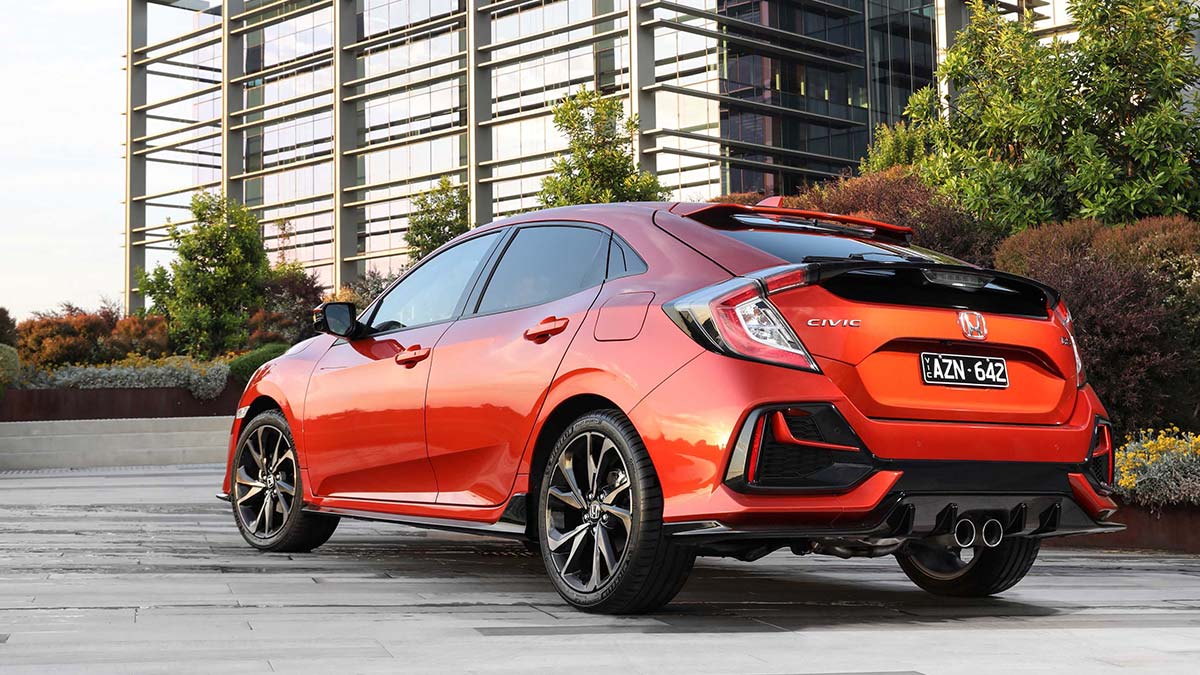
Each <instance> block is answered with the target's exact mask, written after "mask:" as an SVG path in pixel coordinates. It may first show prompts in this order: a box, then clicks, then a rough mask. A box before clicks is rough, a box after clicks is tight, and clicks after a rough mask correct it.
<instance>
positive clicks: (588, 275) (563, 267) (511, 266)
mask: <svg viewBox="0 0 1200 675" xmlns="http://www.w3.org/2000/svg"><path fill="white" fill-rule="evenodd" d="M610 238H611V235H610V234H609V233H607V232H601V231H599V230H596V229H592V228H588V227H577V226H572V225H538V226H532V227H523V228H521V229H520V230H518V231H517V233H516V235H515V236H514V237H513V239H512V241H510V242H509V244H508V246H507V247H506V248H505V250H504V254H503V255H502V256H501V258H500V262H499V263H497V265H496V269H495V271H494V272H492V276H491V279H489V280H488V283H487V287H486V288H485V289H484V291H483V296H482V297H481V298H480V300H479V306H478V308H477V310H476V311H477V312H478V313H479V314H490V313H493V312H503V311H506V310H510V309H517V308H520V307H532V306H534V305H540V304H542V303H546V302H550V301H551V300H557V299H558V298H565V297H567V296H568V295H573V294H575V293H577V292H579V291H582V290H583V289H585V288H590V287H592V286H595V285H596V284H599V283H600V282H601V281H603V280H604V274H605V269H606V267H607V262H608V255H609V239H610Z"/></svg>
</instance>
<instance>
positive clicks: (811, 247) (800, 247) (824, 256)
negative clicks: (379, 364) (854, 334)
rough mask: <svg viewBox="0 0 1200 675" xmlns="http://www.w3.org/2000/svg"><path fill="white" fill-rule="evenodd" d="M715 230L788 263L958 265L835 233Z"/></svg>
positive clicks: (929, 253) (947, 259)
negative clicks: (833, 261) (922, 263)
mask: <svg viewBox="0 0 1200 675" xmlns="http://www.w3.org/2000/svg"><path fill="white" fill-rule="evenodd" d="M718 231H719V232H720V233H721V234H724V235H725V236H727V237H730V238H731V239H736V240H738V241H740V242H742V243H743V244H748V245H750V246H753V247H754V248H757V249H758V250H760V251H763V252H765V253H769V254H771V255H773V256H775V257H776V258H782V259H783V260H786V261H787V262H790V263H804V262H820V261H822V260H867V261H877V262H897V261H906V260H907V261H917V262H936V263H945V264H951V265H956V264H962V263H961V261H959V260H956V259H954V258H951V257H950V256H946V255H942V254H940V253H935V252H933V251H930V250H928V249H924V248H920V247H918V246H901V245H899V244H891V243H884V242H878V241H869V240H866V239H859V238H857V237H849V236H842V235H837V234H824V233H820V232H803V231H794V230H776V229H760V228H747V229H740V230H733V229H719V230H718Z"/></svg>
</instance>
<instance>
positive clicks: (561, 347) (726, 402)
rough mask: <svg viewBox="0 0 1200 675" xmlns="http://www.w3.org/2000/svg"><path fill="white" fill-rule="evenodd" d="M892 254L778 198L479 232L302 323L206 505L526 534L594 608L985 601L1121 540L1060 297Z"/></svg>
mask: <svg viewBox="0 0 1200 675" xmlns="http://www.w3.org/2000/svg"><path fill="white" fill-rule="evenodd" d="M911 239H912V231H911V230H909V229H908V228H905V227H899V226H895V225H890V224H886V223H881V222H875V221H872V220H867V219H863V218H856V217H847V216H839V215H833V214H826V213H814V212H808V211H798V210H792V209H786V208H782V207H781V206H780V205H779V204H778V200H767V201H766V202H763V203H761V204H759V205H757V206H741V205H735V204H692V203H633V204H604V205H592V206H576V207H568V208H559V209H551V210H546V211H540V212H534V213H527V214H523V215H520V216H517V217H514V218H510V219H508V220H504V221H501V222H497V223H494V224H492V225H489V226H486V227H480V228H478V229H475V230H472V231H471V232H468V233H467V234H464V235H462V236H460V237H458V238H457V239H455V240H454V241H452V242H450V243H449V244H447V245H445V246H443V247H442V248H441V249H439V250H438V251H436V252H435V253H433V254H431V255H429V256H428V257H426V258H425V259H423V260H422V261H421V262H420V263H419V264H417V265H416V266H414V267H413V268H412V269H410V270H409V271H408V272H407V273H406V274H405V275H404V276H402V277H401V278H400V279H399V280H397V281H396V282H395V283H394V284H392V285H391V287H389V288H388V289H387V290H386V291H385V292H384V293H383V294H382V295H380V296H379V297H378V298H375V299H374V301H373V302H372V303H371V304H370V305H368V306H367V307H366V308H365V309H364V310H363V311H362V312H357V311H356V310H355V308H354V307H353V306H352V305H349V304H346V303H332V302H331V303H326V304H324V305H322V306H321V307H319V308H317V310H315V312H314V321H315V325H316V327H317V329H318V331H319V332H321V333H322V334H321V335H318V336H317V337H315V338H312V339H310V340H308V341H305V342H302V343H300V344H298V345H296V346H295V347H293V348H292V349H291V350H290V351H288V352H287V353H286V354H285V355H283V356H282V357H280V358H278V359H276V360H274V361H272V362H270V363H268V364H266V365H264V366H263V367H262V368H260V369H259V371H258V372H257V373H255V375H254V377H253V378H252V379H251V381H250V383H249V386H248V387H247V388H246V392H245V394H244V395H243V396H242V399H241V402H240V404H239V405H240V407H239V408H238V411H237V419H236V422H235V424H234V428H233V431H232V437H231V441H230V446H229V464H228V470H227V472H226V478H225V484H224V492H223V493H222V494H221V495H220V496H221V497H222V498H224V499H227V500H229V501H230V502H231V503H232V506H233V514H234V519H235V521H236V523H237V526H238V528H239V529H240V530H241V533H242V535H243V536H244V537H245V539H246V541H247V542H248V543H249V544H250V545H251V546H254V547H256V548H258V549H262V550H266V551H308V550H311V549H313V548H315V547H317V546H319V545H321V544H322V543H324V542H325V541H326V540H328V539H329V537H330V535H332V534H333V531H334V528H336V527H337V524H338V521H339V519H340V518H343V517H348V518H365V519H371V520H383V521H393V522H397V523H404V524H408V525H418V526H425V527H433V528H442V529H448V530H456V531H464V532H477V533H480V534H488V535H500V536H509V537H516V538H521V539H525V540H526V541H527V542H528V543H529V545H530V547H531V548H536V549H537V550H539V551H540V553H541V557H542V559H543V561H544V563H545V565H546V571H547V573H548V575H549V577H550V580H551V582H552V583H553V585H554V587H555V588H556V589H557V590H558V592H559V593H560V594H561V595H562V597H563V598H564V599H565V600H566V601H567V602H568V603H570V604H571V605H573V606H575V607H578V608H579V609H583V610H588V611H594V612H607V613H633V612H644V611H649V610H652V609H654V608H657V607H660V606H662V605H663V604H665V603H667V602H669V601H670V600H671V599H672V598H673V597H674V596H675V595H676V593H678V592H679V590H680V588H681V587H682V586H683V584H684V582H685V580H686V578H687V576H688V573H689V572H690V570H691V568H692V564H693V562H694V560H695V558H696V557H697V556H706V555H710V556H731V557H734V558H739V559H742V560H754V559H756V558H759V557H762V556H764V555H767V554H768V553H771V552H773V551H776V550H778V549H781V548H787V549H790V550H791V551H792V552H793V553H795V554H798V555H806V554H825V555H834V556H839V557H843V558H850V557H856V556H883V555H894V556H895V557H896V558H897V560H898V561H899V564H900V567H901V569H902V570H903V571H904V573H905V574H907V575H908V577H909V578H911V579H912V580H913V582H915V583H916V584H917V585H918V586H920V587H921V588H924V589H926V590H927V591H930V592H933V593H938V594H944V595H958V596H981V595H990V594H994V593H998V592H1000V591H1003V590H1005V589H1007V588H1009V587H1011V586H1012V585H1013V584H1015V583H1017V582H1018V581H1019V580H1020V579H1021V578H1022V577H1023V576H1024V575H1025V574H1026V573H1027V572H1028V571H1029V569H1030V566H1031V565H1032V564H1033V562H1034V559H1035V558H1036V557H1037V554H1038V548H1039V544H1040V542H1041V540H1042V539H1043V538H1046V537H1055V536H1063V535H1075V534H1083V533H1089V532H1103V531H1109V530H1114V529H1119V528H1120V527H1121V526H1120V525H1117V524H1113V523H1110V522H1109V518H1110V517H1111V516H1112V515H1113V513H1114V511H1115V510H1116V505H1115V504H1114V503H1113V501H1111V500H1110V499H1109V497H1108V492H1109V488H1108V486H1109V484H1110V483H1111V482H1112V471H1113V444H1112V432H1111V428H1110V426H1109V423H1108V421H1107V419H1106V413H1105V410H1104V408H1103V406H1102V405H1101V404H1100V401H1099V400H1097V398H1096V395H1095V393H1093V391H1092V389H1091V387H1089V386H1088V384H1087V382H1086V380H1085V375H1084V372H1083V367H1082V364H1081V362H1080V358H1079V354H1078V352H1077V349H1076V346H1075V340H1074V337H1073V334H1072V326H1071V315H1070V313H1069V312H1068V310H1067V308H1066V306H1065V304H1064V303H1063V301H1062V299H1061V298H1060V297H1059V294H1058V293H1057V292H1056V291H1055V290H1054V289H1051V288H1048V287H1046V286H1045V285H1042V284H1040V283H1038V282H1036V281H1032V280H1030V279H1026V278H1022V277H1018V276H1014V275H1011V274H1006V273H1003V272H997V271H993V270H987V269H980V268H977V267H973V266H970V265H967V264H965V263H963V262H961V261H959V260H956V259H953V258H950V257H948V256H945V255H942V254H939V253H935V252H933V251H930V250H927V249H924V248H921V247H918V246H915V245H913V244H912V243H911Z"/></svg>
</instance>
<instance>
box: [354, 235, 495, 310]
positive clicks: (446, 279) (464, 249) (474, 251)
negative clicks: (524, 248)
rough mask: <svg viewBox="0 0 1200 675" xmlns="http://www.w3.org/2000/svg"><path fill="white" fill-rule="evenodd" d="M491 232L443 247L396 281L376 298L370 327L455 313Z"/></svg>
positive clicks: (488, 244) (489, 244)
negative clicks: (377, 300)
mask: <svg viewBox="0 0 1200 675" xmlns="http://www.w3.org/2000/svg"><path fill="white" fill-rule="evenodd" d="M496 236H497V233H495V232H491V233H488V234H485V235H482V236H479V237H475V238H474V239H468V240H467V241H464V242H463V243H461V244H458V245H457V246H454V247H453V248H450V249H447V250H445V251H442V252H441V253H439V254H437V256H436V257H434V258H432V259H430V260H427V261H426V262H425V263H423V264H422V265H421V266H420V267H418V268H417V269H415V270H413V271H412V273H410V274H409V275H408V276H406V277H404V279H403V280H402V281H401V282H400V283H399V284H396V286H394V287H393V288H392V290H391V291H388V294H387V295H385V296H383V300H381V301H380V302H379V307H378V309H376V310H375V315H374V316H373V317H371V330H372V331H373V332H376V333H379V332H383V331H388V330H395V329H397V328H405V327H407V326H421V325H424V324H429V323H438V322H439V321H446V320H449V319H451V318H453V316H454V310H455V309H456V308H457V307H458V302H459V301H460V300H462V297H463V294H464V293H466V291H467V284H468V283H469V282H470V281H471V276H472V275H473V274H475V270H476V269H477V268H478V267H479V264H480V263H481V262H483V258H484V256H486V255H487V254H488V251H490V250H491V248H492V245H493V244H495V243H496Z"/></svg>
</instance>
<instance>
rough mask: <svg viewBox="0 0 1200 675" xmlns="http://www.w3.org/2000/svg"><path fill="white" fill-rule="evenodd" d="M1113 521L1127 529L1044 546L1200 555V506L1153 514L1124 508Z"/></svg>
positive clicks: (1168, 509) (1183, 507) (1173, 508)
mask: <svg viewBox="0 0 1200 675" xmlns="http://www.w3.org/2000/svg"><path fill="white" fill-rule="evenodd" d="M1113 521H1114V522H1118V523H1124V524H1125V530H1123V531H1121V532H1114V533H1112V534H1089V535H1085V536H1079V537H1062V538H1057V539H1050V540H1047V541H1046V542H1043V543H1048V544H1050V545H1051V546H1064V547H1071V548H1125V549H1155V550H1160V551H1177V552H1179V553H1200V507H1195V506H1167V507H1163V508H1161V509H1158V510H1155V511H1153V512H1152V511H1151V510H1150V509H1149V508H1148V507H1145V506H1130V505H1126V506H1122V507H1121V509H1120V510H1119V511H1117V515H1115V516H1113Z"/></svg>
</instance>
